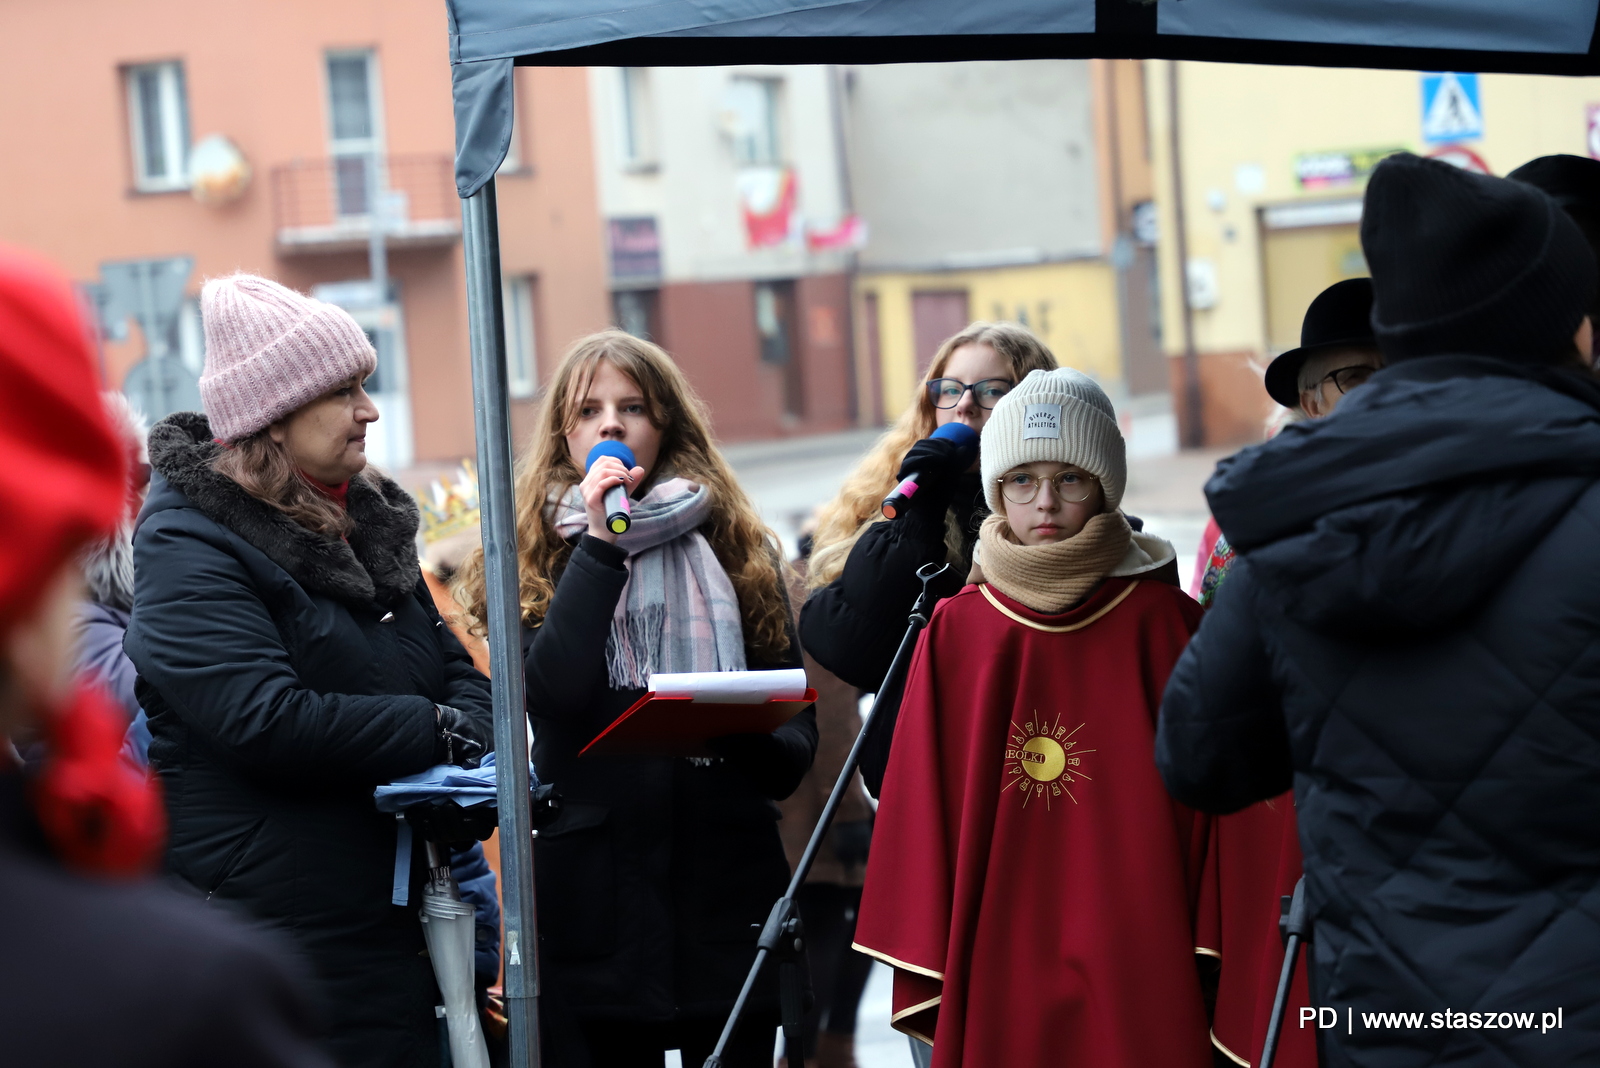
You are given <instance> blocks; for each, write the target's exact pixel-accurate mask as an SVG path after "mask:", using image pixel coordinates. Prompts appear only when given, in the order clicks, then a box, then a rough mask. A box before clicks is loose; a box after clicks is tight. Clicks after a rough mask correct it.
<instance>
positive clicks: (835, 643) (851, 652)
mask: <svg viewBox="0 0 1600 1068" xmlns="http://www.w3.org/2000/svg"><path fill="white" fill-rule="evenodd" d="M952 491H953V492H952ZM952 491H947V492H948V493H949V496H948V497H947V498H946V499H947V500H949V501H950V502H951V503H950V504H949V506H948V508H941V509H939V510H938V511H937V512H934V511H932V510H930V509H927V508H925V507H924V508H915V507H913V508H912V509H910V510H909V511H908V512H907V513H906V514H905V515H904V516H902V517H901V518H899V519H896V520H893V521H890V522H883V523H874V524H872V525H871V526H870V527H868V528H867V529H866V530H864V531H863V532H862V534H861V537H860V538H858V539H857V540H856V543H855V546H854V547H853V548H852V549H851V550H850V556H849V558H848V559H847V560H846V561H845V565H844V571H843V572H842V573H840V575H839V577H838V578H836V579H834V580H833V581H832V582H830V583H829V584H828V585H826V586H824V587H822V588H821V589H819V590H816V591H814V592H813V593H812V594H811V596H810V597H809V598H807V599H806V603H805V606H804V607H803V608H802V609H801V610H800V640H801V642H802V643H803V644H804V645H805V648H806V652H808V653H810V654H811V655H812V656H813V657H814V658H815V659H816V661H817V663H819V664H821V665H822V666H823V667H825V668H827V669H828V670H829V671H831V672H833V673H834V674H835V675H837V676H839V677H840V678H841V679H843V680H844V681H846V682H848V683H850V685H852V686H854V687H856V688H857V689H860V690H865V691H867V692H868V693H876V692H877V691H878V690H879V688H880V687H881V686H882V684H883V677H884V675H886V674H887V673H888V671H889V665H890V663H891V662H892V661H893V660H894V653H895V650H896V649H898V648H899V647H900V640H901V639H902V638H903V637H905V633H906V625H907V621H908V618H909V617H910V615H911V607H912V605H914V604H915V603H916V600H917V595H918V594H920V593H921V592H922V580H920V579H919V578H917V569H918V568H920V567H922V565H924V564H929V563H943V562H945V561H946V560H947V559H948V557H949V549H947V548H946V546H945V524H946V522H947V520H946V513H947V512H948V513H949V515H950V516H951V518H953V520H954V521H955V523H956V528H957V529H958V530H960V531H961V560H960V562H959V563H952V564H951V567H950V570H949V571H946V572H945V573H944V574H943V575H940V576H939V577H938V578H937V579H935V580H934V581H933V583H932V584H931V585H930V587H929V588H930V589H931V591H932V593H933V596H934V598H936V599H943V598H945V597H949V596H951V595H952V594H955V593H957V592H958V591H960V589H961V587H962V586H963V585H965V583H966V581H967V572H969V571H970V570H972V547H973V544H974V542H976V541H977V538H978V527H979V526H981V525H982V523H983V520H984V518H985V517H986V516H987V515H988V514H989V509H988V506H987V505H986V504H985V503H984V499H983V488H982V483H981V482H980V480H979V478H978V476H977V475H976V474H970V473H969V474H963V475H961V476H959V477H958V478H956V479H955V480H954V482H953V486H952ZM928 608H929V610H930V611H931V610H932V608H933V606H932V605H929V606H928ZM898 710H899V700H898V697H897V696H896V695H894V694H885V695H884V697H883V700H882V702H881V703H880V705H879V712H878V715H877V716H875V717H874V718H873V723H872V726H871V728H870V729H869V732H868V734H867V740H866V741H865V742H864V743H862V752H861V776H862V778H863V779H864V780H865V781H866V784H867V789H868V790H870V791H872V795H873V796H874V797H876V796H877V795H878V787H879V786H880V785H881V784H882V782H883V772H884V769H885V768H887V767H888V765H889V743H890V741H891V740H892V738H893V735H894V718H895V717H894V714H895V713H896V712H898Z"/></svg>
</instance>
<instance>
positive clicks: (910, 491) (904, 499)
mask: <svg viewBox="0 0 1600 1068" xmlns="http://www.w3.org/2000/svg"><path fill="white" fill-rule="evenodd" d="M929 437H930V438H936V439H938V440H940V441H948V442H950V443H951V444H953V445H954V446H955V447H956V448H957V449H958V450H960V456H961V466H962V469H963V470H965V469H966V468H968V467H970V466H972V461H974V460H976V459H977V458H978V432H977V431H976V430H974V429H972V428H971V427H970V426H968V425H967V424H965V423H946V424H945V425H944V426H942V427H940V428H939V429H938V430H935V431H934V432H933V433H932V434H930V435H929ZM921 478H922V472H920V471H913V472H911V473H910V474H909V475H907V476H906V477H905V478H903V479H901V480H900V485H898V486H896V487H895V488H894V492H893V493H891V494H889V496H887V497H885V498H884V499H883V517H884V518H885V519H896V518H898V517H899V516H900V514H901V513H902V512H904V511H905V509H906V505H908V504H910V503H911V498H912V497H914V496H916V494H917V482H918V480H920V479H921Z"/></svg>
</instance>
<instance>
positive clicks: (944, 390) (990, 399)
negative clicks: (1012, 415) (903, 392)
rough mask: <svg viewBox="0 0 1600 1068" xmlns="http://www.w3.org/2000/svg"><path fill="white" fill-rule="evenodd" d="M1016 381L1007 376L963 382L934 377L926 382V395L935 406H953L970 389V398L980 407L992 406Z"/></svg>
mask: <svg viewBox="0 0 1600 1068" xmlns="http://www.w3.org/2000/svg"><path fill="white" fill-rule="evenodd" d="M1015 385H1016V383H1015V382H1013V381H1011V379H1009V378H985V379H984V380H983V381H981V382H971V383H967V382H963V381H961V379H959V378H935V379H934V380H933V381H931V382H929V383H928V397H929V399H931V400H932V401H933V406H934V407H935V408H954V407H955V406H956V405H958V404H960V403H961V397H962V396H963V395H964V394H965V393H966V392H967V390H969V389H970V390H972V399H973V400H975V401H977V402H978V407H980V408H993V407H994V406H995V405H996V404H999V403H1000V398H1001V397H1004V396H1005V395H1006V394H1007V393H1010V392H1011V389H1012V387H1013V386H1015Z"/></svg>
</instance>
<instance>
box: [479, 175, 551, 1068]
mask: <svg viewBox="0 0 1600 1068" xmlns="http://www.w3.org/2000/svg"><path fill="white" fill-rule="evenodd" d="M461 232H462V245H463V251H464V252H465V254H466V268H467V324H468V333H469V334H470V336H471V339H472V410H473V417H474V420H475V422H476V425H477V434H478V500H479V503H480V507H481V508H482V517H483V523H482V528H483V571H484V581H485V585H486V586H487V597H486V601H487V614H488V620H487V622H488V624H489V671H490V674H491V676H492V679H493V688H494V748H495V752H496V753H498V754H499V756H498V758H497V759H496V767H497V768H498V769H499V786H500V799H499V800H500V878H501V887H500V899H501V901H502V902H503V904H504V906H505V907H504V910H503V914H504V917H505V932H506V934H505V945H504V946H503V948H502V954H503V956H504V958H505V994H506V1015H507V1016H508V1017H509V1018H510V1022H511V1063H512V1065H513V1066H514V1068H538V1066H539V953H538V948H539V923H538V909H537V906H536V904H535V901H534V889H533V833H532V830H533V828H532V825H531V823H530V819H529V815H530V814H529V801H528V758H527V752H528V716H527V706H526V704H525V703H524V700H523V694H522V658H521V657H520V656H519V655H517V654H518V649H519V647H520V644H521V643H520V642H519V641H518V624H519V622H520V616H521V611H520V608H519V606H520V604H521V598H520V597H519V596H518V582H517V520H516V507H515V502H514V500H513V498H512V495H511V494H512V490H511V415H510V409H509V407H508V406H507V403H506V397H507V390H506V360H505V353H506V334H505V319H504V318H503V317H502V314H501V302H500V220H499V215H498V213H497V212H496V209H495V195H494V179H493V178H491V179H489V181H488V182H487V183H485V185H484V186H483V188H482V189H480V190H478V191H477V192H476V193H474V194H473V195H472V196H470V197H468V198H467V199H465V200H463V201H462V202H461Z"/></svg>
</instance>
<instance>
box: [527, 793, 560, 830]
mask: <svg viewBox="0 0 1600 1068" xmlns="http://www.w3.org/2000/svg"><path fill="white" fill-rule="evenodd" d="M530 800H531V802H532V805H531V808H530V810H529V813H528V823H529V825H531V826H532V827H533V829H534V830H536V831H542V830H544V829H545V828H546V827H548V826H550V825H551V824H552V823H554V822H555V821H556V817H557V816H560V815H561V795H560V794H558V793H556V788H555V787H554V786H551V785H550V784H549V783H545V784H544V785H543V786H537V787H535V788H534V791H533V796H532V798H531V799H530Z"/></svg>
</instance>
